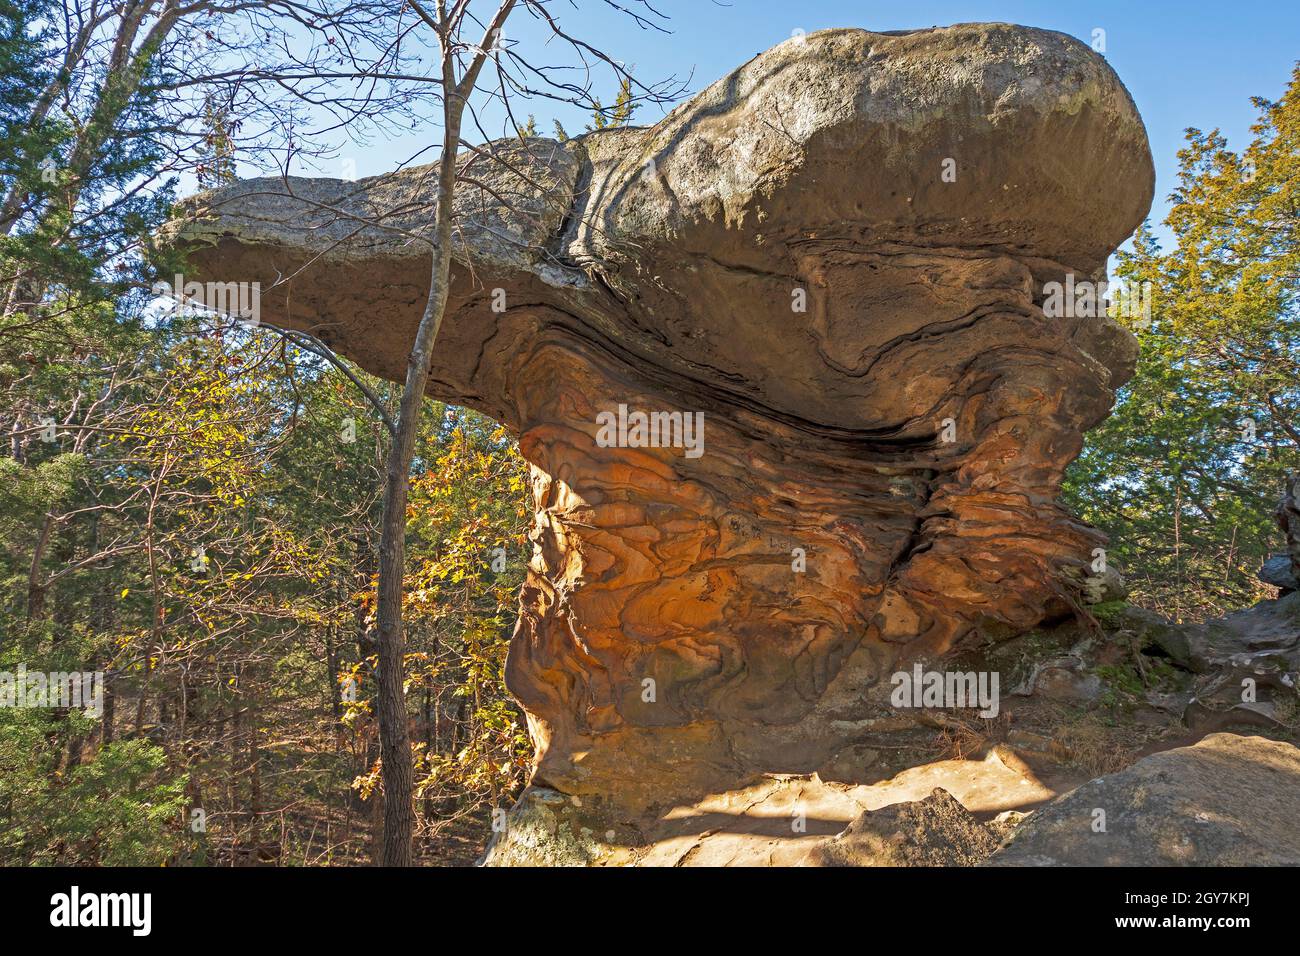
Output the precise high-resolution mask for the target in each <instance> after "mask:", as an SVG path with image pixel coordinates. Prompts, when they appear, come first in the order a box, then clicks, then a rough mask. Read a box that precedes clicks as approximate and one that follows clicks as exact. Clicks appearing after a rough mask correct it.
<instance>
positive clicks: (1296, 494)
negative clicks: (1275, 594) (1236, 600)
mask: <svg viewBox="0 0 1300 956" xmlns="http://www.w3.org/2000/svg"><path fill="white" fill-rule="evenodd" d="M1274 516H1275V518H1276V519H1277V525H1278V527H1279V528H1280V529H1281V530H1282V536H1283V537H1284V538H1285V539H1286V550H1285V551H1283V552H1282V553H1281V554H1275V555H1273V556H1272V557H1271V558H1269V559H1268V560H1267V561H1265V562H1264V566H1263V567H1262V568H1260V570H1259V577H1260V580H1262V581H1263V582H1264V583H1265V584H1271V585H1273V586H1274V587H1276V588H1280V589H1281V590H1282V593H1283V594H1286V593H1287V592H1289V591H1295V590H1300V475H1293V476H1292V477H1291V478H1290V479H1288V480H1287V483H1286V489H1285V490H1284V491H1283V493H1282V500H1281V501H1280V502H1279V503H1278V506H1277V512H1276V513H1275V515H1274Z"/></svg>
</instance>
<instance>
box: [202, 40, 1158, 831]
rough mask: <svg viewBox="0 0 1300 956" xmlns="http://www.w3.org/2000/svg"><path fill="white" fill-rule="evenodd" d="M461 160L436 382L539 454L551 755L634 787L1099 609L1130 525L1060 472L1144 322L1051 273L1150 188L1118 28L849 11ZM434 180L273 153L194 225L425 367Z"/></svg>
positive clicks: (342, 328)
mask: <svg viewBox="0 0 1300 956" xmlns="http://www.w3.org/2000/svg"><path fill="white" fill-rule="evenodd" d="M486 152H492V153H495V154H496V156H497V158H496V159H493V158H490V157H488V156H485V155H484V153H486ZM461 168H462V170H463V173H464V175H465V179H464V181H463V182H462V183H461V185H460V186H459V188H458V192H457V199H456V208H455V209H454V211H453V212H454V217H455V223H456V229H455V233H456V238H455V249H454V250H453V251H454V257H455V264H454V267H453V278H452V287H451V290H450V300H449V305H448V311H447V317H446V319H445V322H444V325H443V329H442V333H441V336H440V339H439V341H438V343H437V347H436V350H435V355H434V357H433V368H432V377H431V384H430V387H429V390H430V393H431V394H433V395H436V396H438V397H439V398H443V399H445V400H447V401H451V402H456V403H460V404H464V405H468V406H471V407H474V408H477V409H479V410H481V411H483V412H485V413H486V414H488V415H491V416H492V417H494V418H496V419H498V420H500V421H502V422H504V423H506V424H507V425H508V426H509V427H510V428H511V429H512V430H513V431H514V432H515V433H516V434H517V435H518V436H519V445H520V449H521V451H522V452H523V454H524V456H525V457H526V458H527V459H528V460H529V462H530V463H531V464H532V466H533V494H534V497H535V501H536V519H535V523H534V527H533V531H532V541H533V553H532V556H531V561H530V565H529V573H528V578H527V581H526V583H525V586H524V591H523V595H522V599H521V606H520V619H519V624H518V627H517V630H516V633H515V636H514V642H513V644H512V647H511V652H510V660H509V665H508V673H507V680H508V683H509V686H510V688H511V690H512V691H513V693H514V694H515V695H516V696H517V697H518V699H519V701H520V702H521V703H522V705H523V706H524V708H525V710H526V711H527V713H528V716H529V721H530V728H531V732H532V735H533V738H534V741H535V742H536V744H537V760H538V774H537V778H536V779H537V781H538V782H539V783H543V782H544V783H546V784H548V785H550V786H551V787H554V788H555V789H556V790H558V791H560V792H563V793H568V794H573V795H585V794H600V795H604V796H608V797H611V798H614V799H617V800H619V801H621V802H624V803H626V804H629V805H633V806H637V805H646V804H649V803H652V802H655V801H657V800H661V799H667V798H668V797H669V796H671V795H676V794H682V793H689V792H699V791H704V790H707V789H709V788H711V787H714V786H718V785H722V786H727V785H731V784H733V783H734V782H735V781H736V780H737V779H738V778H743V777H745V776H746V775H748V774H751V773H754V772H808V771H810V770H812V769H814V768H816V767H818V766H821V765H822V764H824V763H825V762H826V761H827V760H828V759H830V758H832V757H833V756H834V755H835V754H836V753H838V752H840V751H841V750H843V749H844V748H846V747H849V746H852V745H853V744H854V743H856V742H858V741H859V740H860V738H862V737H863V736H864V735H868V734H869V730H868V729H866V728H868V727H869V725H870V721H869V720H867V718H868V717H870V716H871V715H872V714H874V713H878V712H879V711H878V705H880V704H881V703H882V702H883V701H885V700H886V699H887V698H888V696H889V691H890V689H891V688H890V680H889V675H890V673H891V671H892V670H893V669H895V668H896V667H897V666H899V664H900V662H903V661H906V660H911V659H913V658H918V657H926V658H931V659H932V658H935V657H937V656H938V655H941V654H944V653H945V652H948V651H950V650H951V649H953V648H954V646H956V645H957V644H958V642H959V641H961V640H962V639H963V638H966V637H967V636H968V635H971V634H972V633H973V632H981V633H983V634H985V635H990V636H996V635H1003V636H1006V635H1010V634H1013V633H1015V632H1017V631H1018V630H1023V629H1025V628H1028V627H1031V626H1033V625H1035V624H1036V623H1038V622H1039V621H1040V620H1042V619H1043V618H1044V617H1045V616H1047V615H1051V614H1057V613H1061V612H1063V611H1065V610H1066V609H1067V608H1068V606H1069V604H1070V602H1071V600H1072V598H1071V596H1070V594H1069V591H1068V589H1067V588H1065V587H1064V586H1063V585H1062V583H1061V582H1062V580H1063V579H1064V578H1066V577H1068V575H1063V574H1062V571H1063V570H1064V569H1067V568H1074V569H1082V568H1083V567H1084V566H1085V565H1086V564H1087V563H1088V562H1090V561H1091V560H1092V551H1093V549H1094V548H1096V547H1097V546H1098V545H1099V544H1101V543H1102V542H1101V539H1100V536H1099V535H1097V534H1096V533H1095V532H1093V531H1092V530H1091V529H1089V528H1087V527H1085V526H1083V525H1081V524H1079V523H1077V522H1075V521H1074V520H1072V519H1071V518H1070V517H1069V516H1068V515H1067V514H1066V513H1065V512H1064V511H1063V510H1062V509H1061V508H1060V507H1059V506H1058V504H1057V503H1056V501H1055V497H1056V494H1057V491H1058V487H1059V483H1060V480H1061V477H1062V472H1063V470H1064V468H1065V467H1066V465H1068V464H1069V462H1070V461H1071V460H1072V459H1073V458H1074V457H1075V456H1076V455H1077V454H1078V452H1079V450H1080V447H1081V444H1082V438H1081V434H1082V432H1083V430H1085V429H1086V428H1088V427H1090V426H1091V425H1093V424H1095V423H1096V422H1098V421H1099V420H1100V419H1101V418H1103V417H1104V416H1105V415H1106V413H1107V412H1108V411H1109V408H1110V406H1111V403H1112V402H1113V399H1114V393H1115V389H1116V388H1117V387H1118V386H1119V385H1121V384H1122V383H1123V382H1124V381H1125V380H1126V379H1127V377H1128V376H1129V375H1130V374H1131V369H1132V363H1133V360H1134V357H1135V352H1136V348H1135V344H1134V342H1133V339H1132V337H1131V336H1130V335H1128V333H1127V332H1125V331H1123V330H1122V329H1121V328H1120V327H1119V326H1118V325H1117V324H1116V323H1114V322H1113V321H1111V320H1110V319H1109V318H1107V317H1106V315H1105V314H1104V313H1101V314H1084V315H1072V314H1067V315H1064V316H1061V315H1056V314H1052V315H1048V314H1046V313H1045V312H1044V309H1043V304H1044V301H1045V296H1046V295H1047V292H1046V291H1045V286H1048V284H1050V283H1062V284H1065V285H1068V284H1069V283H1071V282H1073V283H1076V284H1077V285H1078V286H1079V287H1082V285H1083V284H1086V283H1088V282H1089V281H1090V280H1095V279H1099V278H1102V277H1103V271H1104V266H1105V262H1106V258H1107V256H1108V255H1109V253H1110V252H1111V251H1113V250H1114V248H1115V247H1116V246H1117V245H1118V244H1119V243H1120V242H1122V241H1123V240H1124V239H1125V238H1126V237H1127V236H1128V235H1129V234H1130V233H1131V232H1132V230H1133V229H1134V228H1135V227H1136V225H1137V224H1138V223H1139V222H1140V221H1141V220H1142V218H1143V216H1144V215H1145V214H1146V212H1147V209H1148V207H1149V205H1150V201H1151V196H1152V188H1153V170H1152V165H1151V160H1150V154H1149V150H1148V146H1147V140H1146V134H1145V131H1144V129H1143V126H1142V122H1141V120H1140V118H1139V117H1138V115H1137V112H1136V110H1135V109H1134V106H1133V103H1132V101H1131V99H1130V98H1129V96H1128V94H1127V92H1126V91H1125V90H1124V87H1123V86H1122V85H1121V83H1120V82H1119V80H1118V79H1117V78H1116V76H1115V74H1114V73H1113V72H1112V71H1111V69H1110V68H1109V66H1107V64H1106V63H1105V61H1104V60H1103V59H1102V58H1101V57H1099V56H1097V55H1096V54H1095V53H1094V52H1093V51H1091V50H1090V49H1089V48H1088V47H1086V46H1084V45H1083V44H1081V43H1079V42H1078V41H1076V40H1074V39H1072V38H1070V37H1068V36H1064V35H1062V34H1059V33H1052V32H1047V31H1043V30H1034V29H1028V28H1024V27H1016V26H1007V25H1002V24H968V25H961V26H954V27H949V28H945V29H934V30H922V31H915V32H908V33H897V34H881V33H870V32H866V31H862V30H829V31H825V32H821V33H815V34H811V35H809V36H806V37H803V38H797V39H792V40H789V41H787V42H785V43H782V44H780V45H779V46H777V47H774V48H773V49H771V50H769V51H767V52H766V53H764V54H762V55H760V56H758V57H756V58H754V59H753V60H751V61H750V62H748V63H747V64H745V65H744V66H742V67H741V68H739V69H738V70H736V71H735V72H733V73H732V74H730V75H729V76H727V77H725V78H724V79H722V80H720V81H718V82H717V83H715V84H714V85H713V86H711V87H709V88H708V89H706V90H705V91H704V92H702V93H700V94H699V95H698V96H696V97H695V98H694V99H693V100H691V101H690V102H688V103H685V104H683V105H682V106H680V107H679V108H677V109H675V110H674V111H673V112H671V113H670V114H669V115H668V116H667V117H665V118H664V120H662V121H661V122H660V123H658V124H657V125H655V126H653V127H650V128H645V129H614V130H605V131H600V132H597V133H592V134H590V135H587V136H584V137H579V138H577V139H573V140H569V141H567V142H563V143H558V142H554V141H551V140H546V139H540V138H528V139H526V140H519V141H513V142H505V141H503V142H498V143H495V144H492V149H491V150H490V151H489V150H480V151H477V152H474V151H471V152H467V153H466V154H465V155H464V156H463V157H462V158H461ZM435 185H436V182H435V179H434V171H433V169H432V168H431V167H425V168H421V169H412V170H407V171H403V172H400V173H396V174H394V175H390V176H385V177H379V178H375V179H368V180H361V181H359V182H340V181H331V180H303V179H288V180H280V179H266V180H255V181H250V182H245V183H240V184H238V185H236V186H233V187H230V188H228V189H226V190H223V191H221V192H218V193H209V194H205V195H202V196H200V197H197V198H196V199H195V200H193V201H192V202H191V208H190V213H191V214H192V215H191V216H190V217H189V218H188V219H187V220H186V221H185V222H183V223H181V224H179V225H178V231H179V236H180V239H181V241H182V242H184V243H185V244H187V246H188V249H189V256H190V261H191V263H192V264H193V266H194V268H195V270H196V271H197V272H199V273H201V275H199V276H198V278H201V279H207V280H221V281H242V282H259V283H261V287H262V296H261V307H262V318H263V319H264V320H266V321H269V322H273V323H275V324H277V325H282V326H286V327H290V328H294V329H301V330H306V331H309V332H312V333H313V334H315V335H317V336H318V337H320V338H321V339H322V340H324V341H326V342H327V343H329V344H330V345H332V346H334V347H335V348H336V349H338V350H339V351H341V352H342V353H344V354H346V355H348V356H350V357H352V358H353V359H355V360H356V361H357V362H358V363H359V364H361V365H362V366H363V367H365V368H367V369H368V370H370V371H372V372H375V373H377V374H379V375H383V376H388V377H390V378H400V377H401V375H402V374H403V370H404V367H405V361H406V355H407V352H408V350H409V347H410V342H411V340H412V338H413V334H414V329H415V326H416V324H417V322H418V320H419V316H420V314H421V312H422V310H423V307H424V303H425V298H426V294H427V292H428V284H429V262H430V257H429V253H428V249H429V246H428V241H429V236H430V233H431V224H432V218H433V216H432V213H433V203H434V197H435V194H436V190H435ZM1049 288H1050V286H1049ZM1049 311H1052V310H1049ZM1084 311H1085V312H1088V311H1089V310H1086V309H1085V310H1084ZM1091 311H1092V312H1093V313H1097V312H1098V310H1091ZM1076 577H1078V575H1077V574H1076Z"/></svg>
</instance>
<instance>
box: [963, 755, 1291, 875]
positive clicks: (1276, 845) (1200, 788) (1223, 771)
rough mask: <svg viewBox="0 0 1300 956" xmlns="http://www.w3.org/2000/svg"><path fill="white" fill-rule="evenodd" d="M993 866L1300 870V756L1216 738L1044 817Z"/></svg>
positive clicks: (1023, 829) (1085, 790) (1147, 762)
mask: <svg viewBox="0 0 1300 956" xmlns="http://www.w3.org/2000/svg"><path fill="white" fill-rule="evenodd" d="M988 865H991V866H1061V865H1070V866H1270V865H1272V866H1296V865H1300V749H1297V748H1295V747H1293V746H1292V745H1291V744H1288V743H1283V742H1281V741H1276V740H1267V739H1265V738H1263V737H1239V736H1236V735H1234V734H1213V735H1211V736H1209V737H1206V738H1205V739H1204V740H1202V741H1201V742H1200V743H1198V744H1197V745H1196V746H1194V747H1180V748H1178V749H1175V750H1166V751H1164V752H1162V753H1157V754H1153V755H1151V756H1149V757H1145V758H1143V759H1142V760H1140V761H1138V762H1137V763H1135V764H1134V765H1133V766H1131V767H1129V768H1128V769H1126V770H1122V771H1120V772H1119V773H1114V774H1110V775H1109V776H1105V777H1100V778H1098V779H1096V780H1093V781H1090V782H1089V783H1086V784H1084V785H1083V786H1081V787H1079V788H1077V789H1076V790H1073V791H1071V792H1070V793H1068V794H1066V795H1064V796H1062V797H1059V798H1058V799H1056V800H1054V801H1053V802H1052V803H1049V804H1048V805H1047V806H1045V807H1043V808H1042V809H1040V810H1036V811H1035V812H1034V814H1033V815H1032V816H1031V817H1029V819H1028V820H1027V821H1025V822H1024V823H1022V824H1021V825H1020V826H1019V827H1017V828H1016V830H1015V832H1014V833H1013V835H1012V836H1011V837H1010V839H1009V842H1008V843H1007V845H1006V846H1005V847H1004V848H1003V849H1001V850H999V851H998V852H997V853H996V854H994V855H993V856H992V857H991V858H990V859H989V860H988Z"/></svg>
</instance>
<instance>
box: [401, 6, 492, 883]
mask: <svg viewBox="0 0 1300 956" xmlns="http://www.w3.org/2000/svg"><path fill="white" fill-rule="evenodd" d="M514 5H515V0H502V3H501V6H500V8H498V10H497V12H496V15H495V16H494V17H493V18H492V21H491V22H490V23H489V24H488V26H487V30H486V32H485V34H484V38H483V42H482V43H481V44H480V45H479V50H478V52H477V53H476V54H475V57H474V60H473V62H472V64H471V65H470V66H469V68H468V69H466V71H465V75H464V76H463V77H461V78H460V80H459V81H457V79H456V67H455V56H454V54H453V49H452V46H453V42H454V40H453V37H452V29H451V24H450V23H449V22H448V20H447V11H446V8H445V6H444V5H443V4H442V3H439V5H438V22H436V23H435V22H433V21H432V18H430V17H429V16H428V14H426V13H425V12H424V11H423V9H422V8H421V7H420V6H419V5H418V4H412V6H413V7H414V8H415V9H416V10H417V12H418V13H419V14H420V16H421V17H422V18H424V19H425V20H426V22H429V23H430V25H431V26H433V27H434V29H435V30H437V32H438V37H439V40H440V45H441V48H442V115H443V136H442V157H441V159H440V161H439V165H438V210H437V218H436V221H435V226H434V247H433V262H432V268H431V269H430V279H429V282H430V285H429V298H428V301H427V302H426V303H425V306H424V315H423V316H421V317H420V327H419V328H418V329H417V330H416V333H415V342H414V343H413V344H412V346H411V353H410V355H409V356H408V358H407V362H406V384H405V385H404V386H403V388H402V401H401V405H400V406H399V411H398V418H397V430H396V433H395V434H394V436H393V443H392V446H391V447H390V448H389V450H388V462H387V468H386V475H385V481H384V515H383V521H382V536H381V538H380V543H379V600H378V605H379V615H378V616H379V628H378V631H379V633H378V638H377V654H378V657H379V666H378V675H377V676H378V680H377V684H378V688H377V692H376V710H377V712H378V715H379V753H380V758H381V760H382V765H381V773H382V779H383V784H384V846H383V856H382V863H383V865H384V866H410V865H411V835H412V833H413V831H414V829H415V807H414V805H413V803H412V795H413V791H414V776H415V774H414V770H413V768H412V766H411V734H410V728H409V727H408V726H407V719H406V696H405V694H404V692H403V687H402V684H403V681H404V671H405V667H404V666H403V665H404V660H403V658H404V656H405V652H406V641H405V637H404V635H403V633H402V577H403V574H404V572H405V569H406V497H407V491H408V483H409V480H410V472H411V458H412V455H413V454H414V452H415V436H416V434H417V432H418V431H419V428H420V410H421V407H422V406H423V404H424V389H425V386H427V385H428V383H429V361H430V359H431V357H432V356H433V344H434V342H435V341H436V340H437V338H438V329H439V327H440V326H441V325H442V317H443V314H444V313H445V312H446V309H447V292H448V288H447V287H448V284H449V282H450V277H451V225H452V223H451V218H452V197H453V196H454V194H455V188H456V154H457V152H458V151H459V149H460V124H461V118H462V116H463V115H464V112H465V103H466V101H467V100H468V99H469V95H470V93H472V92H473V90H474V85H475V84H476V83H477V82H478V76H479V72H480V71H481V70H482V68H483V64H484V62H485V61H486V59H487V57H488V55H489V53H490V51H491V49H492V47H493V45H494V44H496V43H497V42H498V40H499V38H500V32H501V26H502V24H504V23H505V20H506V17H508V16H509V15H510V11H511V10H512V9H513V7H514Z"/></svg>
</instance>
